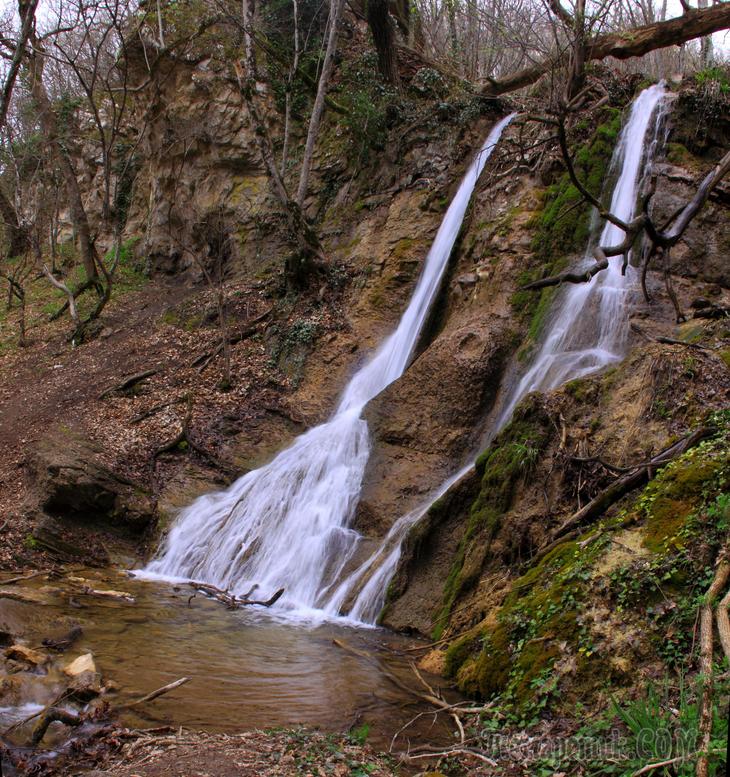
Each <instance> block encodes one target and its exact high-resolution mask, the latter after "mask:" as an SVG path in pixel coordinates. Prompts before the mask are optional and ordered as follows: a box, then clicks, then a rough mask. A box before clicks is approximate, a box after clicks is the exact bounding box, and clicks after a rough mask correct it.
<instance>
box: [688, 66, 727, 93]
mask: <svg viewBox="0 0 730 777" xmlns="http://www.w3.org/2000/svg"><path fill="white" fill-rule="evenodd" d="M695 83H696V84H697V86H702V87H708V86H709V87H712V86H717V88H718V89H719V90H720V91H721V92H722V93H723V94H730V68H727V67H708V68H705V69H704V70H700V71H699V72H697V73H695Z"/></svg>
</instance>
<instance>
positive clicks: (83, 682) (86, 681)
mask: <svg viewBox="0 0 730 777" xmlns="http://www.w3.org/2000/svg"><path fill="white" fill-rule="evenodd" d="M92 663H93V662H92ZM68 691H69V693H70V694H71V696H73V697H74V698H75V699H78V700H79V701H83V702H87V701H91V700H92V699H94V698H96V697H97V696H99V695H100V694H101V675H100V674H99V673H98V672H80V673H79V674H77V675H75V676H74V677H73V678H72V679H71V682H70V683H69V684H68Z"/></svg>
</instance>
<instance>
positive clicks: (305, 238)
mask: <svg viewBox="0 0 730 777" xmlns="http://www.w3.org/2000/svg"><path fill="white" fill-rule="evenodd" d="M242 13H243V43H244V56H245V66H246V67H245V72H244V69H243V68H242V67H240V65H239V63H234V69H235V71H236V77H237V79H238V85H239V89H240V91H241V95H242V97H243V100H244V102H245V103H246V107H247V108H248V112H249V114H250V116H251V121H252V122H253V124H254V130H255V131H254V137H255V138H256V144H257V145H258V148H259V153H260V154H261V159H262V161H263V163H264V165H265V167H266V170H267V172H268V174H269V178H270V179H271V183H272V185H273V187H274V192H275V194H276V196H277V198H278V200H279V202H280V203H281V204H282V206H283V208H284V212H285V216H286V223H287V227H288V229H289V232H290V234H291V236H292V238H293V239H294V240H295V241H296V243H297V247H298V250H297V251H296V252H295V254H294V256H293V258H290V259H289V260H288V261H287V265H286V276H287V282H288V283H293V285H295V286H297V285H301V284H302V283H303V282H304V281H305V279H306V276H307V274H308V270H309V268H310V266H311V264H312V259H313V258H314V257H323V254H322V248H321V246H320V243H319V238H318V237H317V235H316V233H315V232H314V230H313V229H312V228H311V227H310V226H309V224H308V223H307V221H306V219H305V218H304V214H303V213H302V209H301V208H300V207H299V205H298V204H297V203H296V202H295V201H294V200H293V199H292V198H291V197H290V196H289V192H288V191H287V189H286V185H285V184H284V180H283V178H282V176H281V173H280V171H279V168H278V167H277V165H276V159H275V158H274V149H273V145H272V143H271V138H270V137H269V133H268V130H267V128H266V124H265V123H264V120H263V117H262V116H261V114H260V112H259V110H258V107H257V105H256V100H255V99H254V92H255V90H256V72H257V67H256V53H255V50H254V46H253V37H252V35H251V31H252V30H253V13H254V9H253V0H242ZM310 127H311V124H310Z"/></svg>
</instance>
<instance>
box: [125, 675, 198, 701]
mask: <svg viewBox="0 0 730 777" xmlns="http://www.w3.org/2000/svg"><path fill="white" fill-rule="evenodd" d="M189 682H190V678H189V677H181V678H180V679H179V680H175V682H173V683H168V684H167V685H163V686H162V688H158V689H157V690H156V691H152V693H148V694H147V695H146V696H143V697H142V698H141V699H137V700H136V701H131V702H128V703H127V704H122V705H121V706H120V707H119V708H118V709H130V708H131V707H136V706H138V705H139V704H145V703H146V702H148V701H153V700H154V699H157V698H158V697H159V696H162V695H163V694H165V693H169V692H170V691H174V690H175V689H176V688H179V687H180V686H181V685H185V683H189Z"/></svg>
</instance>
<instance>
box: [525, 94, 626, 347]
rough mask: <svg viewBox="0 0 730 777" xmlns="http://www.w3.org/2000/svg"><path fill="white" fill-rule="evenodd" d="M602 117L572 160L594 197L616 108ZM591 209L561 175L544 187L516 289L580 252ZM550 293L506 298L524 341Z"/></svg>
mask: <svg viewBox="0 0 730 777" xmlns="http://www.w3.org/2000/svg"><path fill="white" fill-rule="evenodd" d="M605 117H606V118H605V121H604V122H603V123H602V124H600V125H599V126H598V127H597V128H596V130H595V132H594V133H593V135H592V136H591V137H590V138H589V139H588V140H587V141H586V142H585V143H584V144H583V145H582V146H580V147H579V149H578V151H577V153H576V154H575V158H574V166H575V171H576V173H577V175H578V177H579V178H580V180H581V181H582V182H583V183H584V185H585V186H586V188H587V189H588V190H589V191H590V192H591V194H593V195H594V196H596V197H600V195H601V191H602V189H603V187H604V185H605V181H606V176H607V173H608V166H609V163H610V160H611V155H612V154H613V147H614V145H615V144H616V140H617V138H618V134H619V132H620V131H621V112H620V111H619V110H617V109H615V108H606V109H605ZM592 211H593V208H592V207H591V206H590V205H589V204H587V203H585V202H583V201H582V197H581V195H580V193H579V192H578V190H577V189H576V188H575V186H574V185H573V184H572V183H571V181H570V177H569V176H568V173H567V172H565V173H563V174H562V175H561V176H560V177H559V178H558V179H557V181H555V182H554V183H553V184H552V185H550V186H549V187H548V188H547V189H546V191H545V192H544V194H543V198H542V208H541V210H540V211H538V212H537V213H536V214H535V216H534V217H533V219H532V227H533V228H534V229H535V237H534V239H533V244H532V248H533V251H534V252H535V258H536V262H535V264H534V265H533V266H532V267H529V268H528V269H526V270H525V271H524V272H523V273H522V274H521V275H520V277H519V278H518V279H517V280H518V283H519V284H520V285H521V286H522V285H526V284H528V283H530V282H532V281H535V280H538V279H540V278H544V277H547V276H549V275H555V274H557V273H559V272H561V271H562V270H564V269H565V268H566V267H567V265H568V262H569V260H570V256H571V254H574V253H576V252H580V251H583V250H584V249H585V247H586V245H587V243H588V238H589V236H590V231H591V219H592ZM555 293H556V289H555V288H548V289H543V290H542V291H541V292H539V293H538V292H534V291H516V292H515V293H514V294H513V295H512V298H511V300H510V301H511V304H512V308H513V309H514V310H515V312H516V313H517V314H518V315H519V316H520V318H521V319H522V320H523V321H527V322H529V325H528V340H529V341H534V340H535V339H536V338H537V337H538V336H539V334H540V332H541V331H542V329H543V326H544V324H545V321H546V319H547V316H548V313H549V311H550V309H551V307H552V302H553V299H554V297H555ZM524 355H526V354H525V353H523V356H524Z"/></svg>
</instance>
